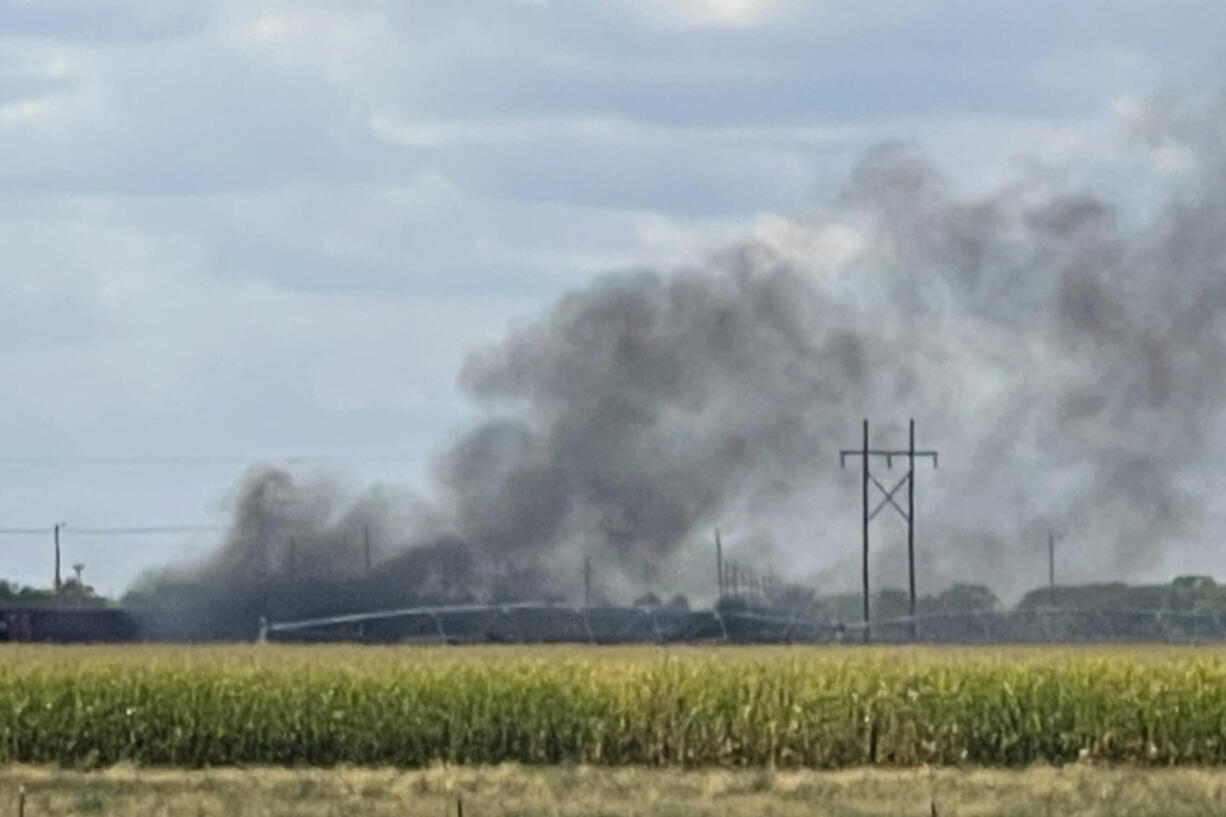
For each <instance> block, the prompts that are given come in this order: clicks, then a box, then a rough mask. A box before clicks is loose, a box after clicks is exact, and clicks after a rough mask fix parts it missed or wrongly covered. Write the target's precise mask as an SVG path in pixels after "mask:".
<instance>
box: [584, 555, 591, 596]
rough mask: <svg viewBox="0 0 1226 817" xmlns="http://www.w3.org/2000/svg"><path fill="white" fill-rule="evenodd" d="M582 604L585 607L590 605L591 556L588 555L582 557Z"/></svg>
mask: <svg viewBox="0 0 1226 817" xmlns="http://www.w3.org/2000/svg"><path fill="white" fill-rule="evenodd" d="M583 605H584V606H585V607H590V606H591V605H592V557H591V556H590V555H585V556H584V557H583Z"/></svg>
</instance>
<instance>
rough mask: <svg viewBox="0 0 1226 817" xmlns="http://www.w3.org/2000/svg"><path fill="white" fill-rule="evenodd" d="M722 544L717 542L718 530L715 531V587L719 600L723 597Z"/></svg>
mask: <svg viewBox="0 0 1226 817" xmlns="http://www.w3.org/2000/svg"><path fill="white" fill-rule="evenodd" d="M724 584H725V580H724V543H723V542H721V541H720V540H719V528H716V529H715V586H716V589H717V590H718V591H719V598H721V599H722V598H723V597H724Z"/></svg>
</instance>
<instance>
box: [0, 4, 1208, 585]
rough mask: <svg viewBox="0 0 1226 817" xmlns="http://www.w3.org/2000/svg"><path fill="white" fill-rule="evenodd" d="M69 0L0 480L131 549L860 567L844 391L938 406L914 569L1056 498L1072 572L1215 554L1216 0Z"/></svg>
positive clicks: (25, 553) (22, 546) (0, 102)
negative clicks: (130, 0)
mask: <svg viewBox="0 0 1226 817" xmlns="http://www.w3.org/2000/svg"><path fill="white" fill-rule="evenodd" d="M71 5H72V4H70V3H64V4H56V5H53V6H49V7H45V8H44V7H38V9H39V10H37V11H36V10H34V9H35V7H31V6H26V5H23V4H18V5H12V6H0V36H3V37H5V39H6V41H8V42H9V43H11V44H12V45H13V46H14V47H13V50H12V53H13V54H14V55H15V56H14V57H13V58H12V59H11V61H10V62H9V63H8V64H7V65H0V144H4V145H7V148H6V150H5V151H4V154H5V155H7V156H9V157H12V156H14V155H16V156H20V157H21V159H20V161H14V160H12V159H11V158H10V159H7V160H0V161H9V162H11V165H10V166H8V167H7V168H3V171H2V172H4V173H5V174H6V178H8V179H9V189H8V192H7V194H6V195H5V197H4V200H3V201H0V231H3V234H4V235H5V236H6V242H7V243H8V246H9V247H10V254H11V255H12V257H13V260H14V261H15V263H16V266H15V267H13V268H14V269H18V268H19V269H22V270H28V272H23V273H21V274H20V275H15V274H9V275H5V276H2V277H0V294H3V296H4V299H3V302H4V303H5V304H7V306H3V307H0V309H3V310H7V311H6V313H4V315H3V318H4V324H5V326H6V327H8V328H7V331H6V333H5V334H6V335H7V339H6V340H5V341H4V343H3V344H0V371H3V372H5V373H6V375H7V380H8V381H9V382H11V383H16V384H19V386H20V387H19V388H16V389H15V390H14V393H13V396H12V397H11V399H10V400H9V401H8V402H7V403H6V404H5V405H4V406H3V407H0V416H3V417H4V419H5V423H6V427H7V428H8V429H9V430H10V432H11V435H10V443H9V444H8V448H9V449H10V451H11V453H12V454H13V455H15V456H23V457H27V458H32V459H33V461H31V460H30V459H26V460H25V461H23V462H14V461H10V462H7V463H3V464H0V512H3V514H5V516H6V524H9V523H11V524H12V525H14V526H20V527H30V526H34V525H44V524H46V525H49V524H51V523H52V522H55V521H59V520H67V521H69V523H70V527H69V530H68V547H70V548H75V550H72V551H70V552H71V553H72V554H74V555H72V556H71V558H72V559H76V558H78V557H79V558H80V559H81V560H82V561H85V562H86V563H87V565H88V567H87V577H92V579H93V581H94V582H95V583H96V584H98V585H100V586H101V587H102V588H103V589H108V588H109V589H113V590H116V591H118V590H121V589H122V588H123V587H124V586H125V585H127V584H128V582H130V581H131V580H132V579H133V578H134V577H135V576H136V575H137V574H138V573H139V572H141V571H142V570H144V569H147V568H150V567H156V566H158V565H165V564H167V563H171V564H176V563H182V562H183V557H184V556H185V555H186V556H190V557H194V558H192V559H189V561H193V562H194V563H195V566H194V567H193V568H192V569H193V570H194V571H197V572H196V573H195V574H194V575H196V576H203V577H207V578H208V579H210V580H212V581H215V582H216V583H217V584H219V585H221V586H227V585H231V584H233V583H234V581H235V580H236V578H238V577H244V576H250V575H252V571H253V570H254V571H257V572H258V571H268V572H272V573H284V572H287V571H291V570H292V571H294V575H297V576H301V577H303V578H304V579H305V578H318V577H326V576H348V575H358V574H360V573H361V572H362V570H363V554H362V547H363V534H364V532H365V531H366V530H367V529H369V530H370V531H371V532H372V534H373V536H372V538H373V540H374V542H375V551H376V552H375V557H376V560H385V559H389V558H392V557H394V556H396V555H397V554H403V553H405V552H406V551H411V550H413V549H414V548H419V547H422V546H426V548H427V549H426V550H421V551H418V556H419V557H423V558H426V557H428V558H427V562H428V563H429V564H430V565H433V567H431V568H430V570H432V571H435V572H437V573H438V574H439V575H443V574H446V575H448V576H454V577H455V580H456V581H462V582H464V583H466V584H471V585H472V586H474V587H477V588H480V589H488V588H489V586H490V585H491V583H492V582H493V581H494V579H495V577H496V576H500V575H505V574H507V573H508V572H510V573H512V574H516V575H519V576H521V578H522V581H523V582H526V583H528V585H529V587H527V588H525V589H526V590H532V591H537V590H539V591H540V592H560V593H564V594H570V595H572V596H573V595H574V593H575V591H576V589H577V577H578V569H579V563H580V562H581V560H582V556H583V554H585V553H592V554H595V558H596V560H597V562H598V563H599V564H600V566H601V567H600V571H601V575H602V581H604V582H605V583H606V584H607V585H608V586H609V589H610V590H611V591H616V592H618V593H622V594H627V595H628V594H630V593H637V592H639V591H641V590H642V589H644V588H646V587H651V588H652V589H656V590H662V589H673V588H678V589H684V590H689V591H691V592H695V593H699V594H701V593H704V592H705V593H707V594H709V593H710V590H711V588H710V586H709V585H710V584H711V581H710V580H709V577H710V573H711V569H710V566H709V563H708V562H709V553H708V547H707V544H706V542H707V539H708V537H709V533H710V529H711V528H712V527H713V526H714V525H716V524H720V525H722V526H723V527H724V528H725V529H726V530H727V532H728V536H727V541H728V543H729V548H730V550H731V551H732V552H733V554H734V555H737V556H739V557H741V558H745V559H753V560H755V561H756V562H758V563H760V564H766V563H773V564H774V565H776V567H777V569H778V570H779V571H780V572H783V573H786V574H787V575H789V576H790V577H793V578H796V579H800V580H805V581H814V582H817V583H818V584H819V586H821V587H822V589H824V590H831V589H841V588H845V587H847V588H850V587H852V586H854V585H855V583H856V580H857V574H856V561H857V559H858V552H857V550H856V548H857V545H858V541H857V536H858V516H857V506H856V503H857V502H858V492H859V484H858V480H857V479H856V474H855V473H854V472H852V471H848V472H842V473H841V472H840V471H839V470H838V467H837V466H838V463H837V456H836V453H837V450H838V449H839V448H842V447H854V446H855V445H857V444H858V441H859V440H858V435H859V422H860V418H861V417H863V416H868V417H870V418H871V419H872V421H873V422H874V424H875V426H874V435H875V439H876V440H877V441H878V442H880V443H883V444H890V445H899V444H902V443H904V442H905V431H906V426H905V423H906V419H907V417H909V416H914V417H915V418H916V420H917V422H918V426H919V433H920V444H921V445H922V446H925V447H929V446H931V447H936V448H939V449H940V450H941V452H942V464H941V468H940V470H938V471H936V472H931V471H929V470H927V469H925V470H923V471H922V472H921V474H920V482H919V486H920V487H919V492H918V500H919V535H920V543H921V548H920V565H921V567H920V576H921V585H922V587H921V589H922V590H927V591H933V590H937V589H940V587H942V586H944V585H946V584H948V583H950V582H952V581H955V580H962V581H981V582H986V583H989V584H991V585H992V586H993V587H995V588H996V589H997V590H998V592H1001V593H1002V594H1003V595H1005V596H1011V595H1015V594H1017V593H1018V592H1020V591H1021V590H1023V589H1025V588H1027V587H1030V586H1034V585H1035V584H1038V583H1041V582H1042V581H1043V580H1044V579H1045V575H1046V570H1045V563H1044V558H1045V555H1046V554H1045V550H1044V548H1043V536H1044V534H1045V531H1046V530H1047V529H1048V527H1054V528H1056V529H1058V530H1060V531H1062V532H1063V533H1064V534H1065V540H1064V541H1065V545H1064V546H1063V550H1062V553H1063V556H1062V563H1061V570H1062V575H1064V576H1067V577H1068V578H1069V579H1070V580H1073V579H1075V580H1088V579H1114V578H1123V579H1138V580H1141V579H1165V578H1167V577H1169V575H1170V574H1171V573H1174V572H1206V571H1214V570H1217V571H1226V562H1223V560H1222V559H1221V558H1220V557H1219V556H1218V554H1217V548H1216V543H1215V539H1214V534H1213V531H1214V530H1216V529H1218V528H1220V524H1219V523H1220V522H1221V521H1222V519H1221V516H1222V514H1221V513H1220V511H1219V510H1218V509H1217V506H1216V502H1215V497H1216V496H1217V495H1218V493H1219V492H1218V491H1217V485H1218V482H1219V481H1220V478H1219V477H1218V474H1219V473H1220V469H1221V466H1220V463H1221V462H1223V456H1222V455H1223V454H1224V453H1226V451H1223V444H1224V443H1226V438H1224V437H1223V435H1222V423H1221V417H1222V407H1223V406H1222V401H1223V388H1224V383H1226V381H1224V380H1223V374H1224V372H1223V368H1222V367H1223V364H1224V363H1226V357H1224V355H1226V349H1224V348H1223V342H1224V336H1223V334H1222V326H1221V324H1220V319H1219V316H1220V314H1221V312H1222V307H1223V302H1224V301H1226V283H1223V282H1224V281H1226V219H1224V218H1223V216H1224V215H1226V193H1223V192H1222V191H1223V189H1226V188H1224V187H1223V184H1222V182H1223V181H1226V179H1223V176H1224V175H1226V174H1224V173H1223V170H1224V169H1226V165H1224V163H1223V158H1226V157H1224V156H1223V154H1222V148H1221V147H1220V145H1221V144H1222V139H1221V137H1222V132H1223V125H1224V124H1226V116H1224V114H1226V108H1224V106H1223V101H1222V97H1221V96H1220V95H1219V93H1218V91H1217V90H1216V89H1206V88H1205V87H1204V86H1203V84H1202V83H1199V82H1197V81H1196V79H1195V77H1200V76H1206V75H1209V74H1210V73H1211V72H1210V71H1209V70H1208V66H1209V60H1210V59H1211V58H1212V57H1213V56H1214V53H1213V50H1212V49H1213V48H1216V47H1217V46H1216V44H1215V43H1216V40H1215V38H1213V37H1211V36H1209V32H1211V31H1221V30H1223V29H1222V26H1221V23H1222V22H1226V20H1223V19H1222V18H1223V17H1226V11H1219V10H1218V9H1217V7H1216V6H1212V5H1205V4H1193V3H1189V4H1187V6H1186V8H1181V9H1179V10H1178V11H1175V12H1171V11H1168V12H1164V13H1163V14H1157V13H1156V12H1153V11H1150V10H1149V7H1148V6H1145V5H1142V4H1139V3H1137V4H1128V3H1124V4H1120V5H1119V7H1118V9H1113V12H1112V19H1111V20H1109V21H1107V20H1102V19H1098V18H1097V17H1096V16H1095V15H1092V14H1090V13H1088V12H1085V11H1073V10H1068V9H1066V8H1064V7H1063V6H1060V5H1058V4H1050V7H1048V6H1047V5H1045V4H1040V5H1041V6H1043V8H1040V9H1036V8H1035V7H1034V6H1033V4H1031V5H1030V6H1029V7H1028V8H1021V7H1019V9H1018V10H1017V11H1016V12H997V13H994V14H992V15H987V16H981V13H980V12H977V11H974V10H969V9H966V8H959V9H957V10H956V11H955V10H951V9H949V8H948V7H945V6H939V4H919V5H916V4H908V5H907V6H906V8H905V9H903V7H902V6H901V5H899V6H898V7H889V8H887V7H881V10H880V11H879V12H874V14H877V13H879V14H880V15H881V16H880V17H877V16H871V15H869V14H868V13H865V12H859V13H849V12H834V11H830V10H818V11H814V10H811V9H809V8H808V7H805V8H802V7H801V5H800V4H795V5H792V4H789V3H785V2H776V3H765V2H754V3H741V4H731V5H730V4H721V3H714V2H698V3H691V4H683V5H682V6H678V10H677V11H676V12H675V13H672V14H669V15H666V16H659V15H658V13H657V12H655V11H653V10H650V9H648V8H647V7H646V6H640V5H639V4H633V3H613V4H601V5H600V6H596V5H591V6H589V5H586V4H579V5H577V6H574V7H571V6H568V7H567V8H561V7H560V6H555V5H553V4H549V3H541V4H536V3H490V4H486V5H485V6H483V8H482V9H481V13H480V14H477V13H476V11H469V12H461V11H455V10H452V9H450V8H449V7H448V6H445V5H438V6H437V7H432V6H431V5H429V4H423V5H421V6H418V7H416V8H414V9H413V10H412V11H406V10H403V9H401V8H400V7H399V5H397V4H382V3H377V2H371V3H360V4H357V5H348V6H345V7H344V8H342V7H341V6H339V5H338V6H335V7H334V6H332V5H329V4H309V5H307V6H301V5H297V4H296V5H294V6H292V7H291V6H286V7H285V8H278V7H276V4H257V5H256V6H250V5H247V4H244V5H242V6H238V5H234V6H231V5H229V4H226V3H217V4H208V5H202V6H200V7H199V8H197V9H193V10H191V11H190V12H183V13H174V14H168V13H167V12H165V11H164V10H161V9H160V7H158V8H154V7H153V6H150V7H148V8H143V7H140V6H139V5H134V6H131V7H127V6H120V5H116V6H113V7H108V8H107V10H105V11H102V12H96V14H97V15H101V16H99V17H98V20H97V21H96V22H97V24H96V25H91V26H90V30H89V33H90V37H88V38H85V37H83V36H82V34H83V33H84V32H81V31H73V30H72V28H71V21H72V20H73V19H74V17H73V15H74V14H79V13H80V12H81V10H80V9H73V8H71ZM888 5H889V4H887V6H888ZM938 6H939V7H938ZM1044 10H1045V11H1046V12H1048V13H1047V14H1043V13H1039V12H1041V11H1044ZM1014 15H1017V16H1016V17H1015V16H1014ZM1022 15H1025V25H1023V24H1022ZM1176 18H1177V19H1180V20H1181V24H1180V25H1179V27H1178V31H1174V30H1172V29H1171V28H1170V26H1171V25H1172V23H1171V20H1173V19H1176ZM1194 21H1199V22H1200V23H1201V25H1192V24H1190V23H1192V22H1194ZM102 23H106V24H105V25H103V24H102ZM962 30H974V31H975V32H976V34H977V36H976V37H975V38H965V39H963V38H954V39H952V40H951V36H952V35H953V34H955V33H956V32H958V31H962ZM1201 40H1203V41H1201ZM1211 44H1212V45H1211ZM869 69H871V70H869ZM1164 88H1168V89H1169V88H1174V89H1175V90H1163V89H1164ZM453 384H454V385H453ZM264 452H269V453H274V454H275V453H278V452H279V453H283V454H300V455H301V454H305V455H312V454H327V455H338V456H340V457H341V458H342V459H349V460H353V461H352V462H350V463H348V464H347V465H345V466H344V467H343V468H337V467H327V466H320V465H318V464H315V465H312V464H299V465H293V466H278V465H276V464H273V465H255V466H254V467H253V468H252V470H249V471H247V472H246V473H245V474H243V468H242V466H241V462H242V461H245V460H251V461H253V462H259V461H260V460H261V459H262V458H261V457H260V456H259V455H260V454H261V453H264ZM81 455H98V456H102V455H114V456H135V457H141V456H143V455H151V456H157V457H164V456H169V457H172V458H174V457H177V456H179V455H186V456H188V457H189V458H190V457H202V456H203V457H220V458H221V459H222V460H225V459H227V458H229V457H231V456H233V458H234V460H235V461H234V462H230V461H220V460H219V461H211V462H199V461H177V462H169V463H167V462H162V463H158V464H151V463H143V464H129V465H124V466H99V465H97V464H92V465H91V464H84V463H78V462H71V463H63V462H55V461H54V459H55V458H58V457H68V458H72V457H79V456H81ZM378 458H390V459H389V460H388V461H383V462H370V461H369V460H371V459H378ZM363 460H366V461H363ZM375 480H377V484H372V482H374V481H375ZM204 514H208V516H207V517H204V516H203V515H204ZM187 522H190V523H199V522H210V523H213V524H217V525H220V526H222V527H226V528H228V530H227V531H226V532H223V533H221V534H216V535H201V536H199V537H197V538H195V539H193V540H189V541H188V542H187V543H186V546H185V545H184V543H182V542H180V541H178V540H175V539H168V538H165V537H161V538H155V537H147V538H145V539H143V540H142V539H140V538H139V537H133V538H131V539H124V540H122V541H121V540H117V539H103V538H101V537H99V538H93V539H86V538H84V536H79V537H77V538H75V539H74V538H73V537H72V529H73V525H74V524H75V525H78V526H86V525H89V524H92V525H108V524H129V525H149V524H158V523H187ZM82 523H84V525H83V524H82ZM900 530H901V529H900V526H899V525H896V524H894V520H884V521H883V524H881V525H880V526H879V527H877V528H876V531H877V533H876V535H877V537H878V539H877V541H878V542H880V543H881V546H880V547H879V548H878V550H877V556H876V559H877V562H878V568H879V569H878V570H877V576H878V577H879V581H880V582H882V583H883V584H894V585H901V584H903V582H904V579H905V564H904V563H903V562H901V561H900V560H899V559H898V546H899V544H900V540H901V537H900ZM218 536H220V537H221V538H222V539H223V540H224V541H223V542H222V545H221V549H220V550H219V551H216V552H214V553H213V554H212V555H209V554H210V553H211V552H212V548H213V547H214V546H215V545H216V540H217V538H218ZM0 544H2V545H3V547H5V548H6V553H9V554H11V557H12V564H14V565H15V566H16V568H15V570H16V572H17V573H18V574H19V576H18V577H19V578H22V579H25V580H28V581H38V582H40V583H45V581H46V578H47V576H46V573H47V571H48V568H49V565H48V560H47V558H46V553H45V551H43V550H39V549H37V547H35V546H32V545H31V540H29V539H21V540H16V539H3V540H0ZM189 548H190V550H189ZM185 550H186V551H187V552H186V553H185ZM175 573H176V574H179V573H180V571H179V570H178V569H176V571H175ZM450 580H451V579H448V581H450Z"/></svg>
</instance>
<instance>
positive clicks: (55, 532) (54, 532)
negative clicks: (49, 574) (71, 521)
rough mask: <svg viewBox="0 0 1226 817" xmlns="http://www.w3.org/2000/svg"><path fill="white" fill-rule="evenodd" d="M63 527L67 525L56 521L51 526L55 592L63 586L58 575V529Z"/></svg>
mask: <svg viewBox="0 0 1226 817" xmlns="http://www.w3.org/2000/svg"><path fill="white" fill-rule="evenodd" d="M65 527H67V525H65V524H64V523H63V522H56V523H55V525H54V526H53V527H52V528H51V531H52V536H53V538H54V539H55V589H56V592H59V589H60V588H61V587H63V586H64V581H63V578H62V577H61V575H60V530H61V529H63V528H65Z"/></svg>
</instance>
